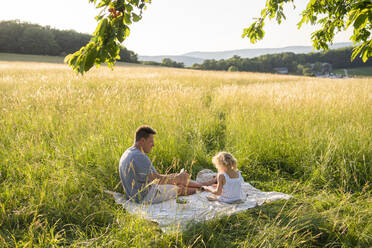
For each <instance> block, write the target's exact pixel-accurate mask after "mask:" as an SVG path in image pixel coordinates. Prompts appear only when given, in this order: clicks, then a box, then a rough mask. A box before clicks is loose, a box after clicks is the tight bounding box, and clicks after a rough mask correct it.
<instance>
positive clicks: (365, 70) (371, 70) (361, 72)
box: [333, 66, 372, 77]
mask: <svg viewBox="0 0 372 248" xmlns="http://www.w3.org/2000/svg"><path fill="white" fill-rule="evenodd" d="M347 72H348V74H349V77H372V66H364V67H358V68H349V69H347ZM333 73H335V74H339V75H345V72H344V69H336V70H333Z"/></svg>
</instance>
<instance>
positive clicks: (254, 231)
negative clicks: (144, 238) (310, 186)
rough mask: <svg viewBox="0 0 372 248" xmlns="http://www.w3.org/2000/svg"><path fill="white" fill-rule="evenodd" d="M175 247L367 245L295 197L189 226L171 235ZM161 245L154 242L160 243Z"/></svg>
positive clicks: (366, 241) (367, 243) (366, 242)
mask: <svg viewBox="0 0 372 248" xmlns="http://www.w3.org/2000/svg"><path fill="white" fill-rule="evenodd" d="M170 242H171V243H170V244H169V245H170V246H172V245H174V246H175V247H237V246H239V247H340V246H346V247H355V246H358V247H368V245H369V241H368V240H364V241H363V240H360V239H359V238H358V237H356V236H355V233H348V232H347V228H342V227H335V226H334V225H333V224H332V223H331V221H330V220H329V219H328V218H327V215H325V214H323V213H322V212H318V211H316V209H314V208H313V207H312V206H311V204H309V203H304V202H301V201H299V200H296V199H292V200H289V201H284V200H280V201H277V202H273V203H270V204H264V205H263V206H260V207H257V208H254V209H249V210H247V211H244V212H241V213H238V214H234V215H231V216H225V217H223V218H219V219H214V220H210V221H207V222H203V223H195V224H192V225H190V226H189V227H188V228H187V230H186V231H184V232H182V233H178V234H174V235H173V236H172V237H170ZM158 245H159V244H156V243H155V244H154V246H158Z"/></svg>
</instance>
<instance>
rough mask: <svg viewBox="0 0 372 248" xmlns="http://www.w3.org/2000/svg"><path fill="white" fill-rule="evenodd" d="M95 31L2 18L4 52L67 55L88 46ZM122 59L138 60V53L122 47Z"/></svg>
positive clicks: (0, 43) (0, 42) (1, 47)
mask: <svg viewBox="0 0 372 248" xmlns="http://www.w3.org/2000/svg"><path fill="white" fill-rule="evenodd" d="M91 37H92V36H91V35H88V34H82V33H78V32H76V31H74V30H58V29H54V28H51V27H50V26H46V27H43V26H40V25H38V24H31V23H27V22H21V21H19V20H12V21H2V22H0V52H2V53H22V54H38V55H51V56H66V55H67V54H70V53H74V52H76V51H77V50H79V49H80V48H81V47H82V46H85V45H86V44H87V43H88V42H89V40H90V39H91ZM119 55H120V60H119V61H123V62H131V63H138V57H137V54H135V53H134V52H132V51H130V50H128V49H126V48H125V47H121V50H120V54H119Z"/></svg>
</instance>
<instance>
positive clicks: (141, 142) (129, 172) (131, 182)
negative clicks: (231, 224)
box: [119, 126, 244, 203]
mask: <svg viewBox="0 0 372 248" xmlns="http://www.w3.org/2000/svg"><path fill="white" fill-rule="evenodd" d="M155 134H156V131H155V130H154V129H152V128H151V127H149V126H141V127H139V128H138V129H137V130H136V133H135V142H134V145H133V146H132V147H130V148H128V149H127V150H126V151H125V152H124V153H123V155H122V156H121V159H120V162H119V175H120V179H121V183H122V185H123V188H124V191H125V195H126V197H127V199H128V200H133V201H135V202H138V203H141V202H144V203H159V202H162V201H166V200H169V199H174V198H176V197H177V196H183V195H191V194H194V193H196V191H197V190H205V191H207V192H210V193H211V195H210V196H208V197H207V198H208V200H212V201H221V202H225V203H232V202H236V201H242V200H243V194H242V184H243V183H244V180H243V178H242V176H241V173H240V171H238V169H237V166H236V165H237V161H236V159H235V158H234V157H233V155H231V154H230V153H228V152H220V153H218V154H217V155H216V156H214V157H213V159H212V162H213V165H214V166H215V167H216V169H217V171H218V173H217V176H216V178H213V179H211V180H209V181H207V182H203V183H198V182H196V181H193V180H190V175H189V174H188V173H187V172H185V171H183V170H182V171H181V172H180V173H175V174H160V173H158V172H157V170H156V169H155V168H154V166H153V165H152V162H151V160H150V159H149V157H148V156H147V155H146V154H147V153H149V152H150V151H151V149H152V147H154V146H155V143H154V135H155Z"/></svg>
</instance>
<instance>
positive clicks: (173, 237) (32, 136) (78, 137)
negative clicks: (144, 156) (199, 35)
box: [0, 61, 372, 247]
mask: <svg viewBox="0 0 372 248" xmlns="http://www.w3.org/2000/svg"><path fill="white" fill-rule="evenodd" d="M142 124H148V125H151V126H152V127H153V128H155V129H156V130H157V132H158V134H157V135H156V139H155V147H154V148H153V150H152V152H151V153H150V154H149V156H150V158H151V159H152V161H153V163H154V165H155V166H156V167H157V168H158V170H159V171H160V172H175V171H178V170H180V169H181V168H185V169H187V170H188V171H189V172H191V173H192V174H193V176H195V175H196V173H197V172H198V171H199V170H200V169H202V168H210V169H213V166H212V163H211V158H212V156H213V155H214V154H215V153H217V152H218V151H221V150H226V151H229V152H231V153H233V154H234V155H235V157H236V158H237V160H238V168H239V169H240V170H241V171H242V173H243V176H244V179H245V181H247V182H250V183H251V184H252V185H253V186H255V187H256V188H258V189H260V190H265V191H280V192H284V193H288V194H292V195H293V196H294V197H293V198H292V199H290V200H288V201H283V200H282V201H277V202H272V203H266V204H264V205H262V206H260V207H256V208H254V209H250V210H247V211H245V212H242V213H239V214H236V215H233V216H226V217H223V218H221V219H216V220H212V221H209V222H205V223H198V224H194V225H190V226H189V227H188V229H187V230H185V231H182V232H181V231H179V232H175V233H163V232H162V231H161V230H160V229H159V228H158V226H157V225H156V224H154V223H152V222H149V221H146V220H143V219H141V218H139V217H137V216H134V215H130V214H128V213H127V212H126V211H125V209H123V208H122V207H120V206H119V205H116V204H115V202H114V201H113V199H112V197H111V196H109V195H107V194H105V193H103V190H105V189H108V190H116V191H119V192H120V191H122V189H121V186H120V184H118V183H119V180H120V179H119V175H118V161H119V159H120V156H121V154H122V153H123V152H124V151H125V149H126V148H128V147H129V146H131V145H132V144H133V133H134V131H135V129H136V128H137V127H138V126H140V125H142ZM0 133H1V135H0V247H371V246H372V221H371V220H372V198H371V192H372V188H371V177H372V140H371V138H372V78H350V79H319V78H311V77H298V76H279V75H273V74H262V73H241V72H214V71H209V72H205V71H194V70H186V69H171V68H163V67H146V66H139V67H135V66H131V67H128V66H118V67H115V69H114V70H113V71H112V70H110V69H108V68H107V67H100V68H98V69H97V68H95V69H93V70H92V71H90V72H89V73H87V74H85V75H84V76H80V75H77V74H75V73H73V72H72V71H71V70H70V69H69V68H68V67H67V66H65V65H63V64H57V63H54V64H48V63H31V62H9V61H7V62H0Z"/></svg>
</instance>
